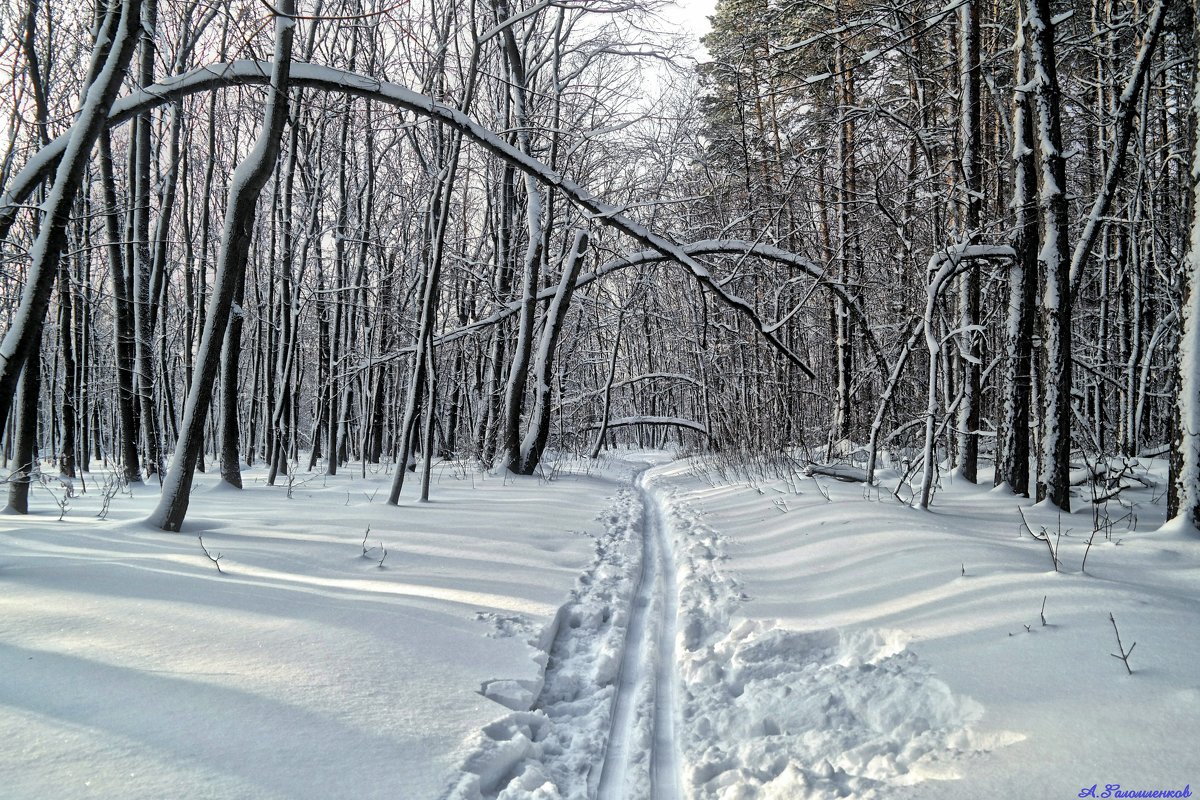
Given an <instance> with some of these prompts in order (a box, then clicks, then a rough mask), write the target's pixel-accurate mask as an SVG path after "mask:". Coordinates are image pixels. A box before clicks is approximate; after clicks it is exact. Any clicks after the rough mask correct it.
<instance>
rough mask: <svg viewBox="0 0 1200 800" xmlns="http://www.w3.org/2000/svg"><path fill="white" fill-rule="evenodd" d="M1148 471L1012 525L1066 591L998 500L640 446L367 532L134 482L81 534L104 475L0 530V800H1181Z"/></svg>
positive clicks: (1180, 591)
mask: <svg viewBox="0 0 1200 800" xmlns="http://www.w3.org/2000/svg"><path fill="white" fill-rule="evenodd" d="M1139 470H1140V471H1139V473H1138V477H1139V478H1140V480H1141V481H1144V482H1145V483H1150V484H1157V486H1149V487H1144V486H1142V483H1140V482H1138V481H1133V484H1134V486H1133V488H1131V489H1129V490H1127V491H1126V492H1125V493H1124V495H1123V496H1124V497H1125V498H1126V499H1127V501H1128V502H1131V503H1133V507H1132V509H1129V508H1124V507H1121V506H1119V505H1118V503H1117V502H1115V501H1114V502H1110V503H1109V504H1108V506H1107V512H1108V514H1109V517H1110V519H1111V520H1112V521H1114V522H1115V524H1114V525H1112V526H1111V527H1106V528H1104V529H1102V530H1100V531H1099V532H1098V533H1097V534H1096V535H1095V536H1094V537H1093V536H1092V535H1091V534H1092V531H1093V517H1092V514H1091V512H1090V509H1088V508H1085V509H1083V510H1081V511H1079V512H1077V513H1075V514H1072V515H1066V516H1063V517H1062V520H1061V536H1060V535H1059V519H1058V515H1057V514H1056V513H1055V512H1053V511H1050V510H1047V509H1045V508H1041V507H1030V506H1029V505H1028V504H1024V509H1023V510H1024V513H1025V516H1026V518H1027V519H1028V523H1029V526H1030V527H1031V528H1032V529H1033V531H1034V532H1041V530H1042V528H1043V526H1044V527H1045V528H1046V529H1047V530H1048V531H1049V534H1050V545H1051V546H1054V545H1057V548H1058V550H1057V553H1058V560H1059V571H1058V572H1055V571H1054V568H1053V563H1052V560H1051V555H1050V551H1049V549H1048V547H1047V544H1045V543H1043V542H1039V541H1037V540H1035V539H1034V538H1033V537H1032V536H1031V535H1030V534H1029V532H1028V531H1025V530H1024V529H1023V528H1022V527H1021V517H1020V516H1019V515H1018V512H1017V506H1018V504H1017V502H1016V500H1015V499H1014V498H1013V497H1012V496H1011V495H1007V494H1005V493H1002V492H996V491H990V490H988V489H985V488H980V487H973V486H968V485H965V484H963V483H961V482H958V483H955V482H953V481H947V482H945V485H944V486H943V488H942V490H941V491H940V492H939V493H938V494H937V496H936V498H935V503H934V510H933V511H932V512H930V513H924V512H919V511H915V510H913V509H910V508H908V507H906V506H904V505H902V504H900V503H898V502H896V501H895V500H894V499H893V498H892V497H891V496H890V495H888V494H887V492H886V491H884V492H883V494H882V496H880V494H879V493H878V492H873V493H872V494H871V495H870V496H869V497H864V493H863V487H862V485H861V484H853V483H842V482H838V481H836V480H833V479H832V478H829V477H820V476H818V477H816V478H813V477H799V476H795V475H793V476H790V477H787V478H779V477H772V476H769V475H764V474H763V473H762V472H760V471H744V472H731V471H723V472H718V471H713V470H709V469H706V468H704V467H702V466H700V465H698V464H696V463H695V462H689V461H671V459H670V457H669V456H668V455H666V454H664V453H629V454H623V455H621V456H619V457H609V458H607V459H605V460H603V461H602V463H599V464H587V463H586V462H584V463H583V464H580V463H573V464H570V465H566V466H564V467H563V468H562V469H561V470H560V471H558V472H557V473H556V475H555V479H554V480H551V481H546V480H543V479H539V478H523V479H512V478H502V477H499V476H493V475H481V474H479V473H477V472H474V471H471V470H468V469H463V468H459V467H454V466H452V465H443V466H441V467H440V468H439V474H438V477H437V482H436V484H435V486H434V494H433V502H431V503H428V504H420V503H417V502H415V501H413V500H411V499H410V498H408V497H407V496H406V497H405V498H404V499H403V500H402V503H401V507H400V508H391V507H388V506H386V505H385V504H384V502H383V496H384V495H386V492H387V484H388V482H389V481H390V476H389V475H387V474H386V471H383V472H378V473H370V472H369V473H368V475H367V477H366V478H363V477H362V476H361V475H359V474H358V472H357V471H356V470H350V471H345V472H343V474H340V475H338V476H336V477H330V478H327V477H325V476H315V477H314V476H310V475H302V476H299V477H298V478H297V480H296V481H295V483H294V485H293V486H292V487H291V496H290V497H289V490H288V487H287V486H286V485H280V486H277V487H273V488H272V487H266V486H264V485H263V484H262V480H261V475H260V474H259V473H257V472H254V471H251V472H249V473H247V477H246V483H247V488H246V489H245V490H243V491H241V492H237V491H234V490H222V489H216V488H212V484H213V482H214V480H215V479H214V478H213V477H212V476H201V478H200V479H201V481H202V483H203V484H204V485H205V486H206V487H208V488H205V489H202V490H200V491H199V492H198V493H197V494H196V496H195V497H194V498H193V503H192V516H191V517H190V518H189V520H188V523H187V524H186V526H185V531H184V532H183V533H181V534H169V533H163V532H160V531H157V530H154V529H151V528H149V527H147V526H146V525H144V524H143V523H142V522H141V521H140V520H141V519H142V518H144V516H145V515H146V514H147V513H148V512H149V510H150V509H151V508H152V506H153V503H154V500H155V496H154V495H155V492H154V491H153V490H151V489H149V488H146V487H135V488H134V490H133V496H132V497H129V496H127V495H123V494H121V495H117V496H115V497H114V498H113V499H112V501H111V508H110V510H109V513H108V515H107V518H106V519H103V520H101V519H98V518H97V517H96V513H97V511H98V510H99V508H100V505H101V498H100V495H101V492H100V482H101V479H100V477H99V476H93V477H92V478H91V479H90V481H89V486H88V489H89V491H88V493H87V494H85V495H81V496H78V497H76V498H75V499H73V500H72V501H71V502H70V506H69V508H68V509H67V511H66V514H65V517H64V519H63V520H62V521H59V520H58V516H59V509H58V508H57V507H54V506H53V505H52V504H51V503H50V497H49V495H48V494H45V493H44V492H43V493H41V494H35V498H34V499H35V503H36V504H37V507H38V511H37V513H35V514H34V515H31V516H30V517H26V518H22V517H15V516H4V517H0V736H2V737H3V741H4V742H5V743H6V744H5V747H4V748H0V797H3V798H13V799H14V800H22V799H24V798H44V797H55V798H77V797H79V798H82V797H103V798H115V797H120V798H159V797H188V798H193V797H213V798H276V797H279V798H283V797H297V798H310V797H311V798H332V797H345V798H367V797H388V798H403V799H404V800H408V799H409V798H412V799H413V800H423V799H425V798H428V800H441V799H442V798H455V799H456V800H476V799H477V798H488V800H491V799H492V798H502V800H517V799H518V798H531V799H532V800H553V799H554V798H591V797H599V798H602V800H614V799H618V800H619V799H624V798H628V800H635V799H636V798H642V797H648V796H653V797H654V798H655V800H683V798H689V799H690V798H721V800H737V799H740V798H781V799H782V798H833V797H861V798H869V797H878V798H893V797H894V798H935V799H936V798H943V797H944V798H951V797H954V798H957V797H969V796H977V797H979V796H982V797H997V796H1007V795H1014V796H1015V795H1018V794H1020V795H1024V796H1029V797H1039V798H1041V797H1044V798H1054V797H1079V796H1081V793H1084V794H1086V791H1087V790H1088V789H1090V787H1092V786H1093V784H1095V785H1096V786H1097V788H1096V791H1095V796H1098V797H1099V796H1103V794H1104V792H1105V790H1106V786H1107V785H1108V784H1118V783H1119V784H1121V785H1122V790H1128V789H1134V790H1182V789H1183V788H1184V786H1186V785H1188V784H1191V783H1200V781H1197V777H1198V776H1200V748H1197V747H1196V746H1195V743H1196V742H1197V741H1200V635H1198V634H1197V631H1200V540H1196V539H1194V538H1190V537H1189V536H1188V535H1186V534H1182V533H1177V532H1168V531H1158V530H1157V528H1158V527H1159V525H1160V523H1161V515H1162V512H1161V494H1162V486H1161V484H1162V479H1163V474H1162V473H1163V468H1162V465H1161V464H1154V465H1151V468H1149V469H1148V470H1147V469H1145V468H1143V467H1139ZM381 487H382V488H381ZM76 488H77V489H78V488H80V487H79V486H78V485H77V487H76ZM1080 505H1081V506H1090V503H1086V502H1083V503H1080ZM368 526H370V528H369V532H368ZM197 535H200V536H202V537H203V544H204V546H205V547H207V548H208V550H209V552H210V553H211V554H212V555H213V556H216V555H218V554H220V562H219V563H220V567H221V569H222V570H223V572H222V573H218V571H217V569H216V566H214V564H213V563H212V562H211V561H210V560H208V558H206V556H205V554H204V552H203V551H202V550H201V546H200V542H199V541H198V540H197V538H196V537H197ZM364 535H365V545H364ZM1089 538H1091V539H1092V546H1091V549H1090V552H1087V543H1088V540H1089ZM385 549H386V553H387V555H386V557H384V555H383V554H384V550H385ZM364 550H366V552H365V553H364ZM1085 552H1087V569H1086V572H1084V571H1082V570H1081V565H1082V562H1083V557H1084V554H1085ZM381 559H382V564H380V561H381ZM1043 602H1044V620H1043ZM1110 614H1112V616H1113V617H1114V618H1115V620H1116V622H1117V625H1118V626H1119V629H1120V635H1121V640H1122V642H1123V645H1124V647H1125V649H1126V651H1128V650H1129V648H1131V647H1133V644H1134V642H1136V643H1137V646H1136V648H1135V649H1134V650H1133V652H1132V655H1131V656H1130V657H1129V664H1130V666H1131V667H1132V668H1133V670H1134V674H1133V675H1132V676H1130V675H1128V674H1126V671H1125V666H1124V665H1123V663H1122V662H1121V661H1120V660H1119V659H1115V658H1113V657H1111V656H1110V653H1114V652H1117V648H1118V645H1117V640H1116V636H1115V633H1114V630H1113V625H1112V623H1111V622H1110V620H1109V615H1110ZM1198 788H1200V787H1198ZM1109 796H1119V795H1117V794H1115V793H1110V794H1109Z"/></svg>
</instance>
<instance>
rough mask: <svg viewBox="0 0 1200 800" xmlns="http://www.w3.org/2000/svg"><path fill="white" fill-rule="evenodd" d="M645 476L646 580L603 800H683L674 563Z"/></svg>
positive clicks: (604, 769) (635, 606) (641, 492)
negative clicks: (635, 799) (642, 749)
mask: <svg viewBox="0 0 1200 800" xmlns="http://www.w3.org/2000/svg"><path fill="white" fill-rule="evenodd" d="M646 474H647V470H643V471H642V472H641V473H640V474H639V475H638V478H637V481H636V485H637V489H638V496H639V498H640V500H641V502H642V519H641V529H642V530H641V532H642V559H641V567H640V575H639V578H638V582H637V587H636V589H635V591H634V594H633V598H632V600H631V606H630V617H629V625H628V627H627V629H626V636H625V649H624V652H623V654H622V658H621V668H620V673H619V676H618V679H617V686H616V695H615V697H614V699H613V712H612V722H611V727H610V732H609V738H608V744H607V747H606V748H605V753H604V760H603V763H602V764H601V769H600V779H599V783H598V786H597V791H596V798H597V800H628V798H631V797H639V796H643V795H645V796H648V797H650V798H653V800H679V798H680V797H681V794H680V768H679V746H678V741H677V738H676V731H675V722H676V709H677V682H678V677H677V675H676V669H675V665H676V656H675V639H676V626H677V607H678V592H677V589H676V585H675V564H674V557H673V555H672V552H671V545H670V542H669V541H668V539H667V536H666V530H665V525H664V522H663V512H662V507H661V505H660V504H659V503H658V501H657V500H656V498H655V497H654V494H653V492H651V490H650V488H649V485H648V482H647V480H646ZM647 746H648V747H649V748H650V752H649V753H648V754H645V753H639V752H638V750H639V747H647ZM647 755H648V759H646V758H645V756H647ZM644 761H648V764H645V765H644V766H642V767H641V768H648V770H647V771H648V775H646V776H645V777H644V778H643V777H642V776H641V775H640V774H639V772H640V768H639V767H638V766H635V764H641V762H644ZM643 781H645V782H643ZM647 783H648V785H647Z"/></svg>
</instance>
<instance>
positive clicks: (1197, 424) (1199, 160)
mask: <svg viewBox="0 0 1200 800" xmlns="http://www.w3.org/2000/svg"><path fill="white" fill-rule="evenodd" d="M1196 6H1197V7H1196V8H1195V12H1194V18H1193V19H1194V23H1195V28H1194V32H1195V33H1194V35H1195V36H1198V37H1200V3H1197V4H1196ZM1195 41H1200V39H1195ZM1191 115H1192V122H1193V125H1192V136H1193V140H1192V164H1191V182H1192V186H1191V190H1192V197H1191V219H1190V220H1189V230H1188V234H1189V238H1188V248H1187V253H1186V254H1185V255H1184V259H1183V271H1184V281H1185V283H1184V296H1183V304H1182V310H1183V314H1182V320H1181V321H1182V326H1181V327H1182V331H1181V333H1180V337H1179V358H1178V361H1179V395H1178V399H1177V401H1176V403H1177V411H1178V414H1179V424H1178V426H1177V433H1176V436H1175V441H1174V449H1175V454H1174V462H1175V463H1176V464H1177V465H1178V466H1177V468H1176V469H1175V472H1174V475H1173V476H1172V477H1173V480H1172V482H1171V494H1170V498H1169V503H1168V508H1167V514H1168V516H1169V517H1171V518H1179V519H1182V521H1183V522H1185V523H1186V524H1187V525H1188V526H1190V527H1191V528H1192V529H1193V530H1196V529H1200V134H1198V133H1197V130H1198V128H1200V69H1198V70H1196V72H1195V82H1194V84H1193V87H1192V105H1191Z"/></svg>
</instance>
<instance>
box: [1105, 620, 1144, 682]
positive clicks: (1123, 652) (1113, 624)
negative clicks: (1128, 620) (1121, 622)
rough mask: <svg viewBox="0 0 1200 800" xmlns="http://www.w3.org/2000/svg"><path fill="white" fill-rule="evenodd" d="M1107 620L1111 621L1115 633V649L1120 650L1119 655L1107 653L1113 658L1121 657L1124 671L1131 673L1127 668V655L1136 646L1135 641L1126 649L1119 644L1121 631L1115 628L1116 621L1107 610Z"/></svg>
mask: <svg viewBox="0 0 1200 800" xmlns="http://www.w3.org/2000/svg"><path fill="white" fill-rule="evenodd" d="M1108 621H1109V622H1111V623H1112V626H1113V633H1115V634H1116V635H1117V649H1118V650H1119V651H1120V652H1121V655H1117V654H1116V653H1109V655H1110V656H1112V657H1113V658H1119V659H1121V661H1122V663H1124V664H1125V671H1126V672H1128V673H1129V674H1130V675H1132V674H1133V670H1132V669H1130V668H1129V657H1130V656H1131V655H1133V648H1135V647H1137V642H1134V643H1133V644H1131V645H1129V649H1128V650H1126V649H1125V645H1123V644H1121V632H1120V631H1119V630H1117V621H1116V619H1114V618H1113V615H1112V612H1111V611H1110V612H1108Z"/></svg>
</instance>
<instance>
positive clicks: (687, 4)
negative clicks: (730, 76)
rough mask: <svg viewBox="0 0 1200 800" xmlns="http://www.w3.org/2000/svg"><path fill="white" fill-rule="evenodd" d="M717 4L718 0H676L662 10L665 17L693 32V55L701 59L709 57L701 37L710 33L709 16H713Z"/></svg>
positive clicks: (681, 27)
mask: <svg viewBox="0 0 1200 800" xmlns="http://www.w3.org/2000/svg"><path fill="white" fill-rule="evenodd" d="M716 5H717V2H716V0H676V2H675V3H673V4H671V5H669V6H666V7H665V8H664V9H663V10H662V15H663V17H665V18H666V19H668V20H670V21H672V22H674V23H675V24H677V25H678V26H679V28H680V29H681V30H685V31H690V32H691V33H692V38H693V39H695V40H696V43H695V48H694V50H693V55H695V56H696V58H698V59H700V60H705V59H707V58H708V54H707V53H706V52H705V51H704V48H703V47H701V46H700V37H701V36H703V35H704V34H706V33H708V31H709V29H710V26H709V24H708V18H709V17H710V16H712V14H713V12H714V10H715V9H716Z"/></svg>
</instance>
